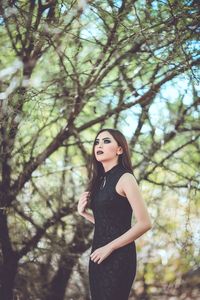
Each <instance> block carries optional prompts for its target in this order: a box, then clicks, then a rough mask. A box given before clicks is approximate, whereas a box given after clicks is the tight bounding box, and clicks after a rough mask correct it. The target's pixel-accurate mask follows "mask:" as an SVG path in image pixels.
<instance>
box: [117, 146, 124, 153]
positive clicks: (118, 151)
mask: <svg viewBox="0 0 200 300" xmlns="http://www.w3.org/2000/svg"><path fill="white" fill-rule="evenodd" d="M122 153H123V149H122V147H119V148H118V150H117V155H120V154H122Z"/></svg>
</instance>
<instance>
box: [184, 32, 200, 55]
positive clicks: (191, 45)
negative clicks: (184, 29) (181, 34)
mask: <svg viewBox="0 0 200 300" xmlns="http://www.w3.org/2000/svg"><path fill="white" fill-rule="evenodd" d="M199 32H200V29H199ZM199 49H200V41H196V40H193V41H186V49H185V50H186V51H187V52H188V53H191V52H192V53H193V54H192V57H193V58H195V59H198V58H200V51H199Z"/></svg>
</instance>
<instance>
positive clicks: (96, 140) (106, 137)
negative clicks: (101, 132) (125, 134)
mask: <svg viewBox="0 0 200 300" xmlns="http://www.w3.org/2000/svg"><path fill="white" fill-rule="evenodd" d="M107 139H109V140H110V138H109V137H105V138H103V139H102V140H107ZM95 141H99V139H96V140H95Z"/></svg>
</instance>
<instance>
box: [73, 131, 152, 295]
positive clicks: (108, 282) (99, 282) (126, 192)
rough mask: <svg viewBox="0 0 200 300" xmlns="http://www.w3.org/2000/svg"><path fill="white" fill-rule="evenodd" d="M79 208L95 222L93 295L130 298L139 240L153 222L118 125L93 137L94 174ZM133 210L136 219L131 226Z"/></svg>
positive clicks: (92, 269)
mask: <svg viewBox="0 0 200 300" xmlns="http://www.w3.org/2000/svg"><path fill="white" fill-rule="evenodd" d="M89 200H90V202H89ZM87 207H89V208H91V210H92V213H89V212H88V211H87V210H86V209H87ZM78 212H79V214H80V215H81V216H83V217H85V218H86V219H88V220H89V221H90V222H92V223H94V224H95V226H94V236H93V242H92V250H91V255H90V260H89V283H90V292H91V297H92V300H128V296H129V293H130V290H131V286H132V284H133V281H134V278H135V274H136V247H135V240H136V239H137V238H138V237H140V236H141V235H142V234H144V233H145V232H146V231H147V230H149V229H150V228H151V227H152V225H151V221H150V218H149V214H148V212H147V208H146V205H145V203H144V200H143V198H142V196H141V194H140V191H139V188H138V184H137V182H136V179H135V177H134V175H133V172H132V165H131V160H130V155H129V149H128V144H127V141H126V139H125V137H124V135H123V134H122V133H121V132H120V131H118V130H116V129H102V130H101V131H99V132H98V134H97V136H96V138H95V140H94V145H93V151H92V164H91V180H90V182H89V185H88V189H87V191H86V192H84V193H83V194H82V195H81V197H80V199H79V202H78ZM132 212H133V213H134V215H135V218H136V223H135V225H134V226H132V227H131V219H132Z"/></svg>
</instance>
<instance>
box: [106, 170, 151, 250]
mask: <svg viewBox="0 0 200 300" xmlns="http://www.w3.org/2000/svg"><path fill="white" fill-rule="evenodd" d="M119 184H120V189H121V191H122V192H123V193H124V194H125V195H126V197H127V199H128V201H129V203H130V205H131V207H132V209H133V212H134V214H135V217H136V220H137V222H136V224H135V225H134V226H132V227H131V228H130V229H129V230H128V231H126V232H125V233H124V234H122V235H120V236H119V237H118V238H116V239H114V240H113V241H112V242H110V243H109V245H110V246H111V247H112V248H113V250H116V249H118V248H120V247H123V246H125V245H127V244H129V243H131V242H132V241H135V240H136V239H137V238H139V237H140V236H141V235H143V234H144V233H145V232H146V231H148V230H149V229H151V228H152V224H151V220H150V217H149V214H148V211H147V208H146V205H145V202H144V200H143V198H142V195H141V193H140V191H139V187H138V184H137V182H136V180H135V178H134V176H133V175H132V174H130V173H125V174H124V175H122V177H121V178H120V181H119ZM124 201H126V200H124Z"/></svg>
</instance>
